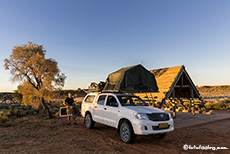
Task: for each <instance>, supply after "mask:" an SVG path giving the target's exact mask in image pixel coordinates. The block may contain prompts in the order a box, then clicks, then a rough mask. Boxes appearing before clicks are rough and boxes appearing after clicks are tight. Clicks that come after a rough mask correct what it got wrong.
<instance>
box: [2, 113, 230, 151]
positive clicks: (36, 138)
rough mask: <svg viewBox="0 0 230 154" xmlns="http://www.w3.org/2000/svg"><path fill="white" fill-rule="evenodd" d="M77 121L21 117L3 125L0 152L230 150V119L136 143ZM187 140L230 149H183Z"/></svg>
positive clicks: (137, 140)
mask: <svg viewBox="0 0 230 154" xmlns="http://www.w3.org/2000/svg"><path fill="white" fill-rule="evenodd" d="M77 121H78V123H79V124H78V125H76V126H75V125H71V126H68V125H66V119H52V120H43V119H39V118H37V117H30V118H22V119H18V120H15V121H14V122H10V123H9V124H5V127H3V126H0V153H1V154H4V153H42V154H51V153H55V154H58V153H61V154H66V153H80V154H83V153H89V154H91V153H95V154H97V153H101V154H105V153H110V154H118V153H126V154H128V153H132V154H139V153H141V154H153V153H172V154H174V153H175V154H178V153H199V154H200V153H230V120H229V119H228V120H222V121H218V122H213V123H209V124H204V125H199V126H194V127H187V128H179V129H176V130H175V131H173V132H171V133H168V134H167V136H166V137H165V138H164V139H161V140H160V139H155V138H153V137H151V136H148V137H137V138H136V142H135V143H134V144H125V143H123V142H122V141H121V139H120V137H119V134H118V133H117V130H116V129H114V128H111V127H107V126H104V125H100V124H96V125H95V129H92V130H89V129H86V128H85V127H84V125H83V119H82V118H81V117H78V119H77ZM184 144H187V145H192V146H193V145H196V146H199V145H203V146H208V145H209V146H215V147H227V148H229V150H217V151H213V150H184V149H183V146H184Z"/></svg>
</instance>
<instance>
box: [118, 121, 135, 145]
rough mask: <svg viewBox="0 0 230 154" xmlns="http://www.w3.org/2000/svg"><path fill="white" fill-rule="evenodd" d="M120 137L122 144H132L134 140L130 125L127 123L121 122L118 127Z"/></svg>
mask: <svg viewBox="0 0 230 154" xmlns="http://www.w3.org/2000/svg"><path fill="white" fill-rule="evenodd" d="M119 132H120V136H121V139H122V141H123V142H125V143H132V142H134V140H135V134H134V132H133V128H132V125H131V124H130V123H129V122H128V121H123V122H122V124H121V126H120V130H119Z"/></svg>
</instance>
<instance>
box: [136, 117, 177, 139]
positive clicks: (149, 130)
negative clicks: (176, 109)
mask: <svg viewBox="0 0 230 154" xmlns="http://www.w3.org/2000/svg"><path fill="white" fill-rule="evenodd" d="M166 123H167V124H166ZM132 125H133V130H134V133H135V134H136V135H151V134H161V133H167V132H171V131H173V130H174V124H173V119H172V118H171V119H170V120H168V121H150V120H140V121H135V122H133V123H132ZM161 125H164V126H165V125H166V126H167V127H161Z"/></svg>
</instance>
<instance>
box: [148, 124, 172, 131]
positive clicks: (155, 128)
mask: <svg viewBox="0 0 230 154" xmlns="http://www.w3.org/2000/svg"><path fill="white" fill-rule="evenodd" d="M169 127H170V125H168V127H165V128H159V127H158V126H152V128H153V130H163V129H169Z"/></svg>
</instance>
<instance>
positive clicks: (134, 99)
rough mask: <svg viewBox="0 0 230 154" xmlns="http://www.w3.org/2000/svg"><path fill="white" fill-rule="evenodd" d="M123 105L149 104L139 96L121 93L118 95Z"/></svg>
mask: <svg viewBox="0 0 230 154" xmlns="http://www.w3.org/2000/svg"><path fill="white" fill-rule="evenodd" d="M117 97H118V99H119V101H120V103H121V105H122V106H149V105H148V103H146V102H145V101H144V100H142V99H141V98H140V97H138V96H133V95H121V96H117Z"/></svg>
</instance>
